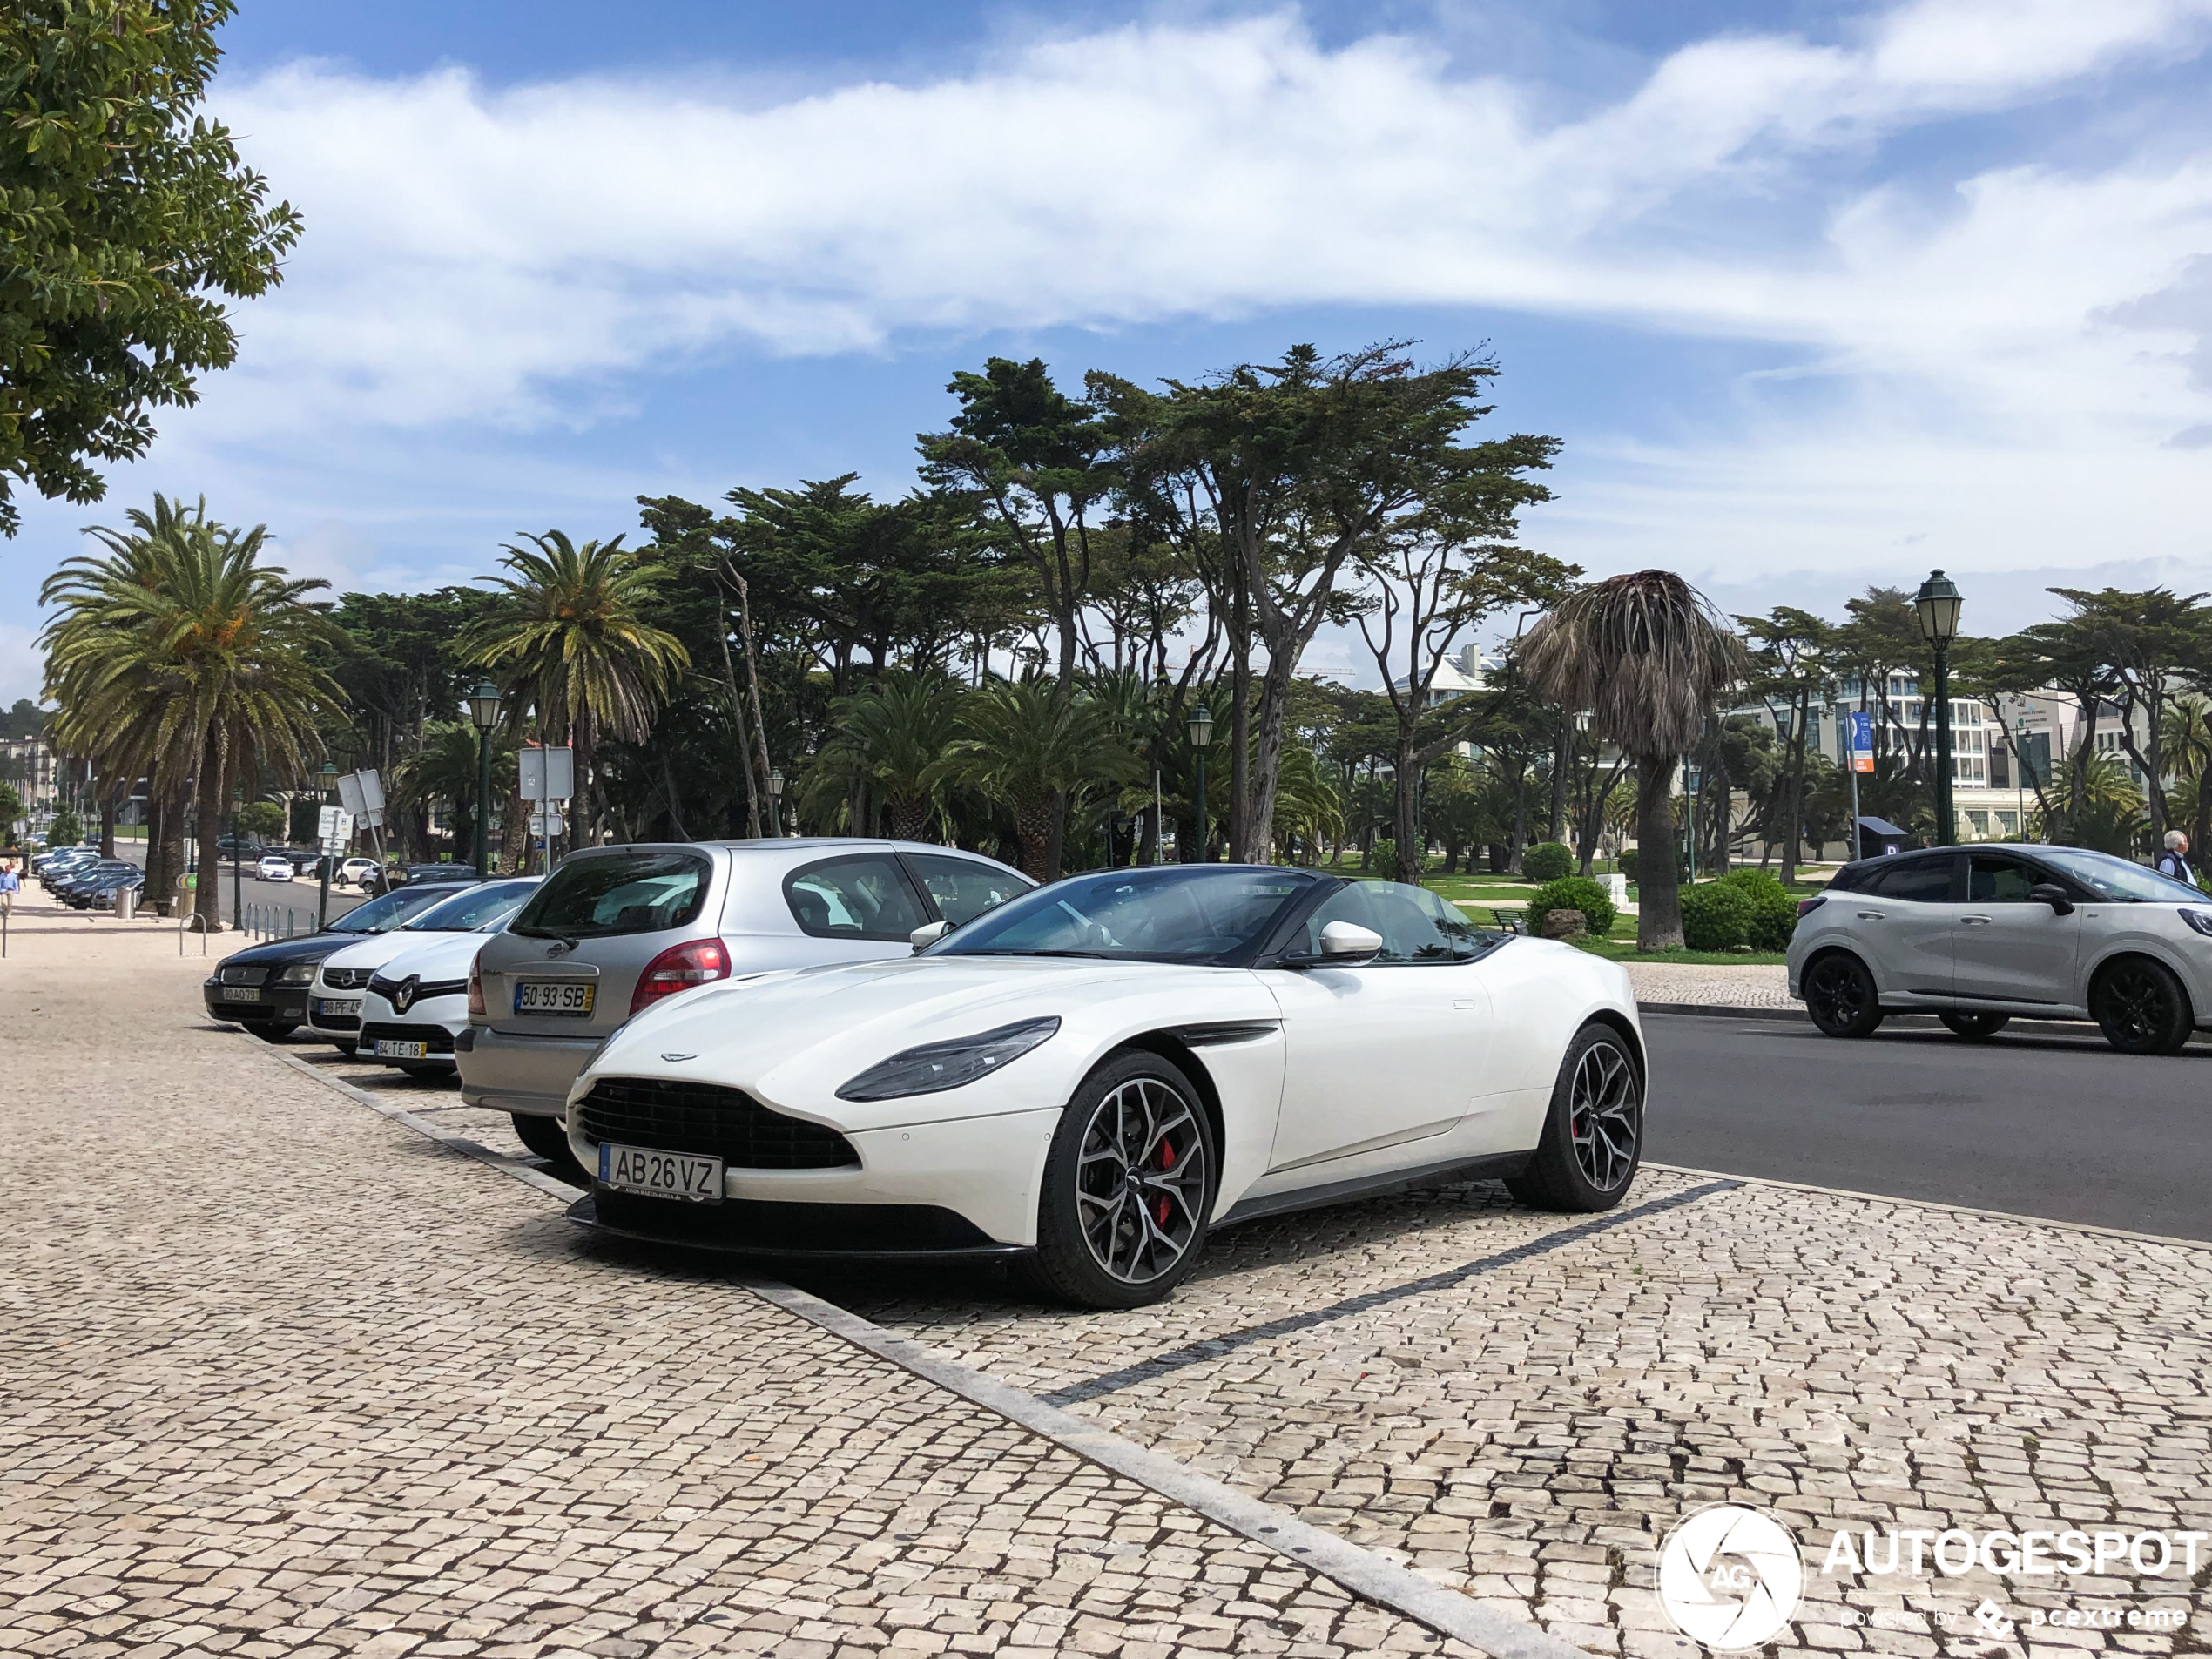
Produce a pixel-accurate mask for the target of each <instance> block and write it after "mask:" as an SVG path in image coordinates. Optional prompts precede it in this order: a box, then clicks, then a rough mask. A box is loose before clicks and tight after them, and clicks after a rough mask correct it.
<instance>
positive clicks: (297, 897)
mask: <svg viewBox="0 0 2212 1659" xmlns="http://www.w3.org/2000/svg"><path fill="white" fill-rule="evenodd" d="M115 856H116V857H118V859H123V860H126V861H128V862H129V863H132V864H135V865H137V866H138V867H140V868H141V869H143V868H145V861H146V844H145V842H144V841H132V840H123V839H121V838H119V837H118V839H117V840H116V843H115ZM221 876H222V894H223V896H222V900H221V903H222V914H223V919H224V920H225V921H228V922H230V923H232V924H233V926H235V925H236V924H237V922H238V920H239V918H238V914H237V904H234V903H233V900H234V899H235V900H237V901H238V903H242V904H243V905H244V907H245V908H246V916H247V920H249V921H255V922H257V923H259V924H260V926H262V927H267V928H269V929H271V930H272V931H274V932H277V933H282V932H283V931H284V930H285V927H286V925H287V924H286V921H285V912H287V911H290V912H291V913H292V917H291V923H290V926H291V927H292V929H293V931H294V932H298V933H313V932H314V927H315V904H316V900H317V896H318V889H319V887H320V883H318V882H317V881H316V880H314V878H313V877H312V876H301V877H299V878H297V879H295V880H291V881H262V880H257V879H256V878H255V876H254V874H253V864H252V862H251V861H250V860H249V861H248V862H247V864H246V867H245V868H243V869H242V870H240V871H239V880H238V881H237V882H236V884H235V886H234V885H233V882H232V880H231V863H230V860H227V859H226V860H224V861H223V864H222V867H221ZM367 899H368V894H364V893H362V892H361V890H360V889H359V888H357V887H333V888H331V890H330V912H329V914H331V915H332V916H333V917H338V916H342V915H344V914H346V913H347V911H348V910H351V909H352V908H353V907H354V906H355V905H357V904H361V903H363V902H365V901H366V900H367Z"/></svg>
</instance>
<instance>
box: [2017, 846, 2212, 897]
mask: <svg viewBox="0 0 2212 1659" xmlns="http://www.w3.org/2000/svg"><path fill="white" fill-rule="evenodd" d="M2035 856H2036V857H2038V858H2040V859H2041V860H2043V861H2044V862H2045V863H2047V864H2054V865H2056V866H2058V867H2059V868H2060V869H2061V870H2063V871H2065V872H2066V873H2067V874H2068V875H2070V876H2072V877H2073V878H2074V880H2076V881H2079V882H2080V883H2081V884H2082V885H2083V886H2084V887H2093V888H2094V889H2095V890H2096V892H2097V893H2098V894H2099V895H2100V896H2101V897H2103V898H2107V899H2114V900H2119V901H2120V902H2121V903H2122V904H2202V903H2203V902H2204V895H2203V894H2201V893H2199V892H2198V891H2197V890H2196V889H2195V887H2190V886H2189V885H2188V883H2187V882H2183V881H2176V880H2174V879H2173V878H2172V877H2170V876H2163V875H2161V874H2159V873H2158V872H2157V871H2155V870H2146V869H2145V868H2144V867H2142V866H2141V865H2140V864H2133V863H2130V862H2129V861H2128V860H2126V859H2123V858H2118V857H2115V856H2114V854H2112V853H2093V852H2091V851H2090V850H2089V849H2088V848H2087V847H2086V846H2039V847H2037V848H2036V849H2035Z"/></svg>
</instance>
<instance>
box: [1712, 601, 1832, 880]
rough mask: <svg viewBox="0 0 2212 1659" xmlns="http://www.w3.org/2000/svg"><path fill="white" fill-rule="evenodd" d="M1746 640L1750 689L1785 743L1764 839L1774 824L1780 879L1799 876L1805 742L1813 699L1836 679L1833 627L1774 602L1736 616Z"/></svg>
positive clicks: (1769, 839)
mask: <svg viewBox="0 0 2212 1659" xmlns="http://www.w3.org/2000/svg"><path fill="white" fill-rule="evenodd" d="M1736 620H1737V622H1739V623H1741V624H1743V631H1744V634H1745V635H1746V636H1747V637H1748V638H1749V639H1750V650H1751V678H1750V686H1749V688H1748V689H1749V690H1750V692H1751V694H1752V695H1753V696H1755V697H1757V698H1763V699H1764V701H1765V702H1766V704H1767V705H1768V707H1769V708H1770V710H1771V711H1773V713H1774V716H1775V722H1774V724H1775V730H1776V731H1777V732H1779V733H1780V734H1781V735H1782V738H1783V741H1784V749H1785V758H1784V766H1783V778H1782V790H1781V798H1780V799H1779V800H1778V801H1777V802H1776V806H1777V809H1778V810H1777V812H1776V813H1775V814H1774V816H1773V819H1772V821H1770V825H1769V826H1768V833H1767V835H1766V837H1765V840H1766V843H1767V845H1768V846H1772V845H1773V842H1774V839H1775V838H1774V835H1773V833H1772V831H1773V829H1774V827H1776V826H1778V827H1779V828H1780V829H1781V832H1782V837H1781V840H1782V880H1784V881H1785V882H1788V881H1795V880H1797V857H1798V853H1799V852H1800V851H1801V838H1802V837H1803V835H1804V819H1805V744H1806V739H1807V736H1808V734H1809V732H1811V724H1812V705H1813V704H1814V703H1815V702H1817V701H1818V700H1820V699H1821V698H1824V697H1826V696H1827V694H1828V691H1829V688H1830V687H1831V685H1834V683H1835V672H1834V669H1833V667H1832V665H1831V657H1832V655H1833V653H1834V649H1835V633H1836V631H1835V630H1834V629H1833V628H1831V627H1830V626H1829V625H1828V624H1826V623H1824V622H1823V621H1822V620H1821V619H1820V618H1819V617H1816V616H1814V615H1813V614H1812V613H1811V611H1808V610H1798V609H1797V607H1796V606H1795V605H1777V606H1776V607H1775V609H1774V610H1773V611H1772V612H1771V613H1770V614H1769V615H1767V616H1764V617H1737V619H1736Z"/></svg>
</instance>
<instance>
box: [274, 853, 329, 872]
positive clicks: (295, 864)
mask: <svg viewBox="0 0 2212 1659" xmlns="http://www.w3.org/2000/svg"><path fill="white" fill-rule="evenodd" d="M281 856H282V857H283V858H284V860H286V861H287V863H289V864H290V865H291V866H292V873H293V874H294V875H313V874H314V873H315V866H317V865H318V864H320V863H321V862H322V853H321V852H320V849H318V848H315V847H312V846H287V847H285V848H282V849H281Z"/></svg>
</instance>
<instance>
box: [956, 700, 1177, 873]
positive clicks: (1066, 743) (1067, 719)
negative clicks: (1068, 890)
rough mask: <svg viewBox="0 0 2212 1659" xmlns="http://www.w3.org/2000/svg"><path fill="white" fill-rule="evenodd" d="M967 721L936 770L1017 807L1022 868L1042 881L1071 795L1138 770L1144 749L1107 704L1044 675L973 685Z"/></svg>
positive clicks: (963, 717) (1118, 781)
mask: <svg viewBox="0 0 2212 1659" xmlns="http://www.w3.org/2000/svg"><path fill="white" fill-rule="evenodd" d="M960 729H961V737H960V738H959V739H958V740H957V741H955V742H954V744H953V745H952V746H951V747H950V749H949V750H948V751H947V752H946V755H945V759H943V760H941V761H940V762H939V763H938V765H937V766H936V767H935V768H934V769H933V776H934V777H935V778H936V779H940V780H942V781H947V782H958V783H966V784H968V785H971V786H974V788H975V789H976V790H978V791H979V792H981V793H982V794H983V795H984V796H986V797H987V798H988V799H992V800H995V801H1001V802H1003V803H1004V804H1006V805H1007V806H1009V807H1011V808H1012V809H1013V813H1014V836H1015V840H1016V841H1018V842H1019V843H1020V844H1021V847H1022V870H1023V872H1024V873H1027V874H1028V875H1030V876H1033V877H1035V879H1036V880H1040V881H1042V880H1045V879H1046V878H1047V871H1046V863H1047V860H1048V858H1049V847H1050V845H1051V840H1052V826H1053V823H1054V821H1055V817H1056V815H1057V813H1058V812H1059V810H1060V806H1061V802H1062V798H1063V795H1064V797H1065V798H1066V799H1068V800H1069V802H1070V803H1071V804H1072V803H1073V802H1074V801H1076V799H1080V798H1081V797H1082V796H1083V795H1085V794H1088V793H1089V792H1092V791H1096V790H1105V789H1115V788H1118V787H1119V786H1122V785H1123V784H1124V783H1127V782H1130V781H1132V780H1133V779H1135V778H1136V772H1137V766H1136V757H1135V756H1134V755H1133V754H1131V753H1130V746H1129V743H1128V741H1127V739H1126V738H1124V737H1123V734H1122V732H1120V731H1119V729H1118V728H1116V725H1114V723H1113V721H1112V720H1111V719H1110V718H1108V716H1107V713H1106V711H1105V710H1104V708H1103V707H1102V706H1101V705H1099V704H1097V703H1096V702H1094V701H1092V700H1091V699H1090V698H1088V697H1082V696H1077V697H1075V698H1068V699H1065V700H1063V699H1062V698H1061V697H1060V695H1059V693H1058V690H1057V688H1056V687H1055V686H1054V685H1050V684H1048V683H1047V682H1044V681H1042V680H1034V679H1032V680H1021V681H1012V680H995V681H993V682H992V683H990V684H989V685H984V686H981V687H979V688H978V689H977V690H975V691H971V692H969V693H968V696H967V698H965V699H964V700H963V701H962V703H961V710H960Z"/></svg>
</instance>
